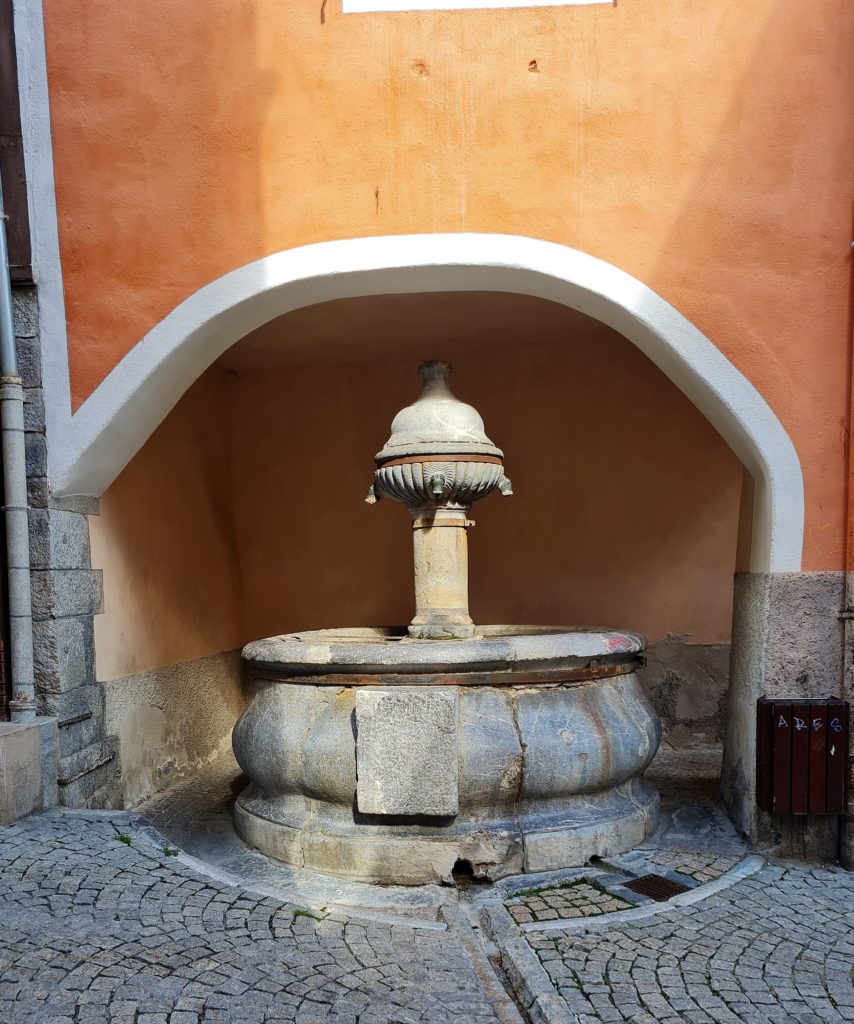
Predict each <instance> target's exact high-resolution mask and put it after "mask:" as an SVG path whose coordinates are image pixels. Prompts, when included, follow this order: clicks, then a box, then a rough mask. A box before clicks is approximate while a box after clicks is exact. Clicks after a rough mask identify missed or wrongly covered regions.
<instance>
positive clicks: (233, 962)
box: [0, 812, 498, 1024]
mask: <svg viewBox="0 0 854 1024" xmlns="http://www.w3.org/2000/svg"><path fill="white" fill-rule="evenodd" d="M133 822H134V819H133V817H132V816H129V815H98V814H93V813H77V814H75V813H68V812H52V813H50V814H46V815H42V816H39V817H36V818H28V819H25V820H24V821H21V822H19V823H17V824H16V825H13V826H9V827H7V828H5V829H0V929H2V930H0V1022H2V1024H30V1022H33V1024H35V1022H38V1024H72V1022H74V1024H103V1022H107V1021H110V1022H115V1024H167V1022H168V1024H214V1022H226V1021H229V1022H231V1021H233V1022H239V1024H256V1022H258V1024H260V1022H269V1024H274V1022H283V1024H284V1022H286V1021H287V1022H290V1021H296V1022H298V1024H321V1022H323V1024H333V1022H335V1024H417V1022H425V1024H426V1022H447V1021H459V1022H471V1024H487V1022H489V1024H495V1022H496V1021H497V1019H498V1018H497V1017H496V1014H495V1012H494V1010H493V1008H492V1006H491V1005H490V1003H489V1001H488V999H487V998H486V996H485V995H484V992H483V990H482V988H481V986H480V984H479V982H478V979H477V976H476V974H475V971H474V969H473V967H472V965H471V962H470V961H469V959H468V957H467V956H466V954H465V952H464V949H463V947H462V945H461V943H460V942H459V941H458V940H457V939H456V937H455V935H454V934H452V933H449V932H441V931H430V930H423V929H414V928H410V927H405V926H388V925H382V924H374V923H370V924H364V923H355V922H353V921H348V920H347V919H346V918H344V917H342V916H340V915H338V914H333V915H330V916H328V917H326V918H325V919H323V920H316V919H315V918H314V917H312V916H308V914H307V913H306V912H305V911H300V910H299V909H296V908H294V907H293V906H289V905H287V904H285V903H283V902H282V901H280V900H276V899H273V898H270V897H262V896H257V895H251V894H247V893H246V892H245V891H242V890H241V889H239V888H234V887H230V886H227V885H225V884H220V883H217V882H215V881H212V880H211V879H210V878H206V877H204V876H202V875H200V874H198V873H196V872H194V871H193V870H192V868H190V867H188V866H186V865H184V864H182V863H179V862H178V861H177V859H176V858H175V857H173V856H171V855H170V854H171V851H170V849H169V847H168V846H167V847H166V848H165V849H158V848H157V847H154V846H146V845H141V844H142V839H141V835H140V834H139V833H137V832H135V831H134V825H133ZM122 836H124V840H123V839H122V838H121V837H122ZM318 916H322V915H318Z"/></svg>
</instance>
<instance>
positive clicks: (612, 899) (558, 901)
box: [505, 879, 633, 924]
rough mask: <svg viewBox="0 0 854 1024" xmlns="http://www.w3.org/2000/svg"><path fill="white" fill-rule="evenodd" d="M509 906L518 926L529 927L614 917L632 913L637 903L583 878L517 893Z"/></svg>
mask: <svg viewBox="0 0 854 1024" xmlns="http://www.w3.org/2000/svg"><path fill="white" fill-rule="evenodd" d="M505 906H506V907H507V909H508V910H509V911H510V916H511V917H512V918H513V920H514V921H516V922H517V924H526V923H527V922H528V921H556V920H559V919H560V920H564V919H567V918H575V917H595V916H597V915H599V914H612V913H614V912H615V911H618V910H629V909H631V907H632V906H633V904H631V903H627V902H626V901H625V900H621V899H620V898H619V897H617V896H613V895H611V894H610V893H606V892H603V891H602V890H601V889H600V888H598V887H597V886H595V885H591V884H590V882H588V881H586V880H584V879H581V880H580V881H578V882H567V883H566V884H565V885H555V886H548V887H547V888H544V889H530V890H528V891H525V892H520V893H517V894H516V895H515V896H513V897H512V898H511V899H509V900H506V901H505Z"/></svg>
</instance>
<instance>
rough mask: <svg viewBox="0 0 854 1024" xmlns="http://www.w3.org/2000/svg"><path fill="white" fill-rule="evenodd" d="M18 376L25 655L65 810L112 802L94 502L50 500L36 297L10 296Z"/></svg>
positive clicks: (21, 292) (19, 292) (27, 293)
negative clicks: (28, 637) (45, 719)
mask: <svg viewBox="0 0 854 1024" xmlns="http://www.w3.org/2000/svg"><path fill="white" fill-rule="evenodd" d="M13 300H14V314H15V339H16V345H17V352H18V370H19V373H20V376H21V380H22V382H23V385H24V394H25V402H26V404H25V407H24V426H25V430H26V458H27V494H28V499H29V505H30V557H31V568H32V574H31V583H32V593H33V646H34V652H33V654H34V661H35V683H36V696H37V699H38V708H39V714H40V715H49V716H52V717H55V718H56V719H57V725H58V732H59V776H58V780H57V781H58V794H59V800H60V802H61V803H63V804H65V805H66V806H69V807H83V806H101V805H103V804H107V805H110V806H111V805H115V803H116V793H117V791H118V790H117V787H116V772H117V769H118V763H117V759H116V758H115V756H114V750H113V748H112V747H111V745H110V743H109V742H108V741H107V739H106V736H105V729H104V696H103V692H102V690H101V688H100V687H99V686H98V685H97V683H96V680H95V646H94V619H93V616H94V615H95V614H97V613H98V612H99V611H100V610H101V605H102V587H101V573H100V571H97V570H93V569H92V567H91V562H90V556H89V523H88V520H87V515H88V514H93V513H94V514H97V510H98V507H97V501H95V500H94V499H92V498H88V497H77V496H75V497H73V498H54V497H53V495H51V493H50V488H49V486H48V476H47V463H48V444H47V439H46V435H45V410H44V395H43V391H42V359H41V349H40V338H39V314H38V292H37V289H36V288H35V287H34V286H24V287H17V288H15V290H14V293H13Z"/></svg>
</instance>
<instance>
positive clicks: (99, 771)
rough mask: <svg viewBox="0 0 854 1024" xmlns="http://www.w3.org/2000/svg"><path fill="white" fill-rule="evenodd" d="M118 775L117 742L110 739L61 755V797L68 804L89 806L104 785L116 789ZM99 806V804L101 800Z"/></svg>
mask: <svg viewBox="0 0 854 1024" xmlns="http://www.w3.org/2000/svg"><path fill="white" fill-rule="evenodd" d="M118 775H119V758H118V756H117V753H116V744H115V742H114V741H112V740H110V739H107V740H102V741H100V742H98V743H94V744H92V745H91V746H89V747H86V748H84V749H83V750H80V751H78V752H77V753H75V754H72V755H70V756H69V757H65V758H63V759H62V762H61V767H60V774H59V799H60V802H61V803H62V804H63V805H64V806H65V807H89V806H93V805H94V804H95V803H96V800H95V799H93V797H94V795H95V794H96V793H98V792H99V791H101V790H103V789H104V788H105V787H108V788H110V789H115V786H116V780H117V779H118ZM99 806H100V804H99Z"/></svg>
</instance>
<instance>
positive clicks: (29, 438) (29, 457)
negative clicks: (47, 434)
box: [24, 433, 47, 476]
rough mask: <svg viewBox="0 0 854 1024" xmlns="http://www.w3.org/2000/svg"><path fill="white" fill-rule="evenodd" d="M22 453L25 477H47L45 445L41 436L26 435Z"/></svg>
mask: <svg viewBox="0 0 854 1024" xmlns="http://www.w3.org/2000/svg"><path fill="white" fill-rule="evenodd" d="M24 451H25V459H26V466H27V476H47V445H46V444H45V439H44V438H43V437H42V435H41V434H29V433H28V434H26V435H25V438H24Z"/></svg>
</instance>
